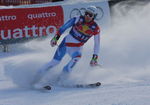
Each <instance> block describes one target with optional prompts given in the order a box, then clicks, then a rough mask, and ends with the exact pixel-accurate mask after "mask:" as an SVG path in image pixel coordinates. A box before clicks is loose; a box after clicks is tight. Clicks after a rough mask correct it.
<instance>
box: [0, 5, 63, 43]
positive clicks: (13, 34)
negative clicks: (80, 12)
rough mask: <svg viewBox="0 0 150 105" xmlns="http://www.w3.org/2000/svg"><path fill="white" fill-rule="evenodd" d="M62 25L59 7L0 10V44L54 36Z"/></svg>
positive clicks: (60, 8) (61, 14)
mask: <svg viewBox="0 0 150 105" xmlns="http://www.w3.org/2000/svg"><path fill="white" fill-rule="evenodd" d="M63 24H64V14H63V9H62V7H61V6H52V7H39V8H15V9H0V25H1V27H0V42H3V43H4V41H6V42H7V43H8V42H9V41H10V40H12V39H13V40H15V39H22V38H27V39H28V38H34V37H42V36H48V35H55V34H56V31H57V29H58V28H59V27H61V26H62V25H63ZM1 40H2V41H1ZM16 41H18V40H16ZM10 42H11V41H10ZM14 42H15V41H14Z"/></svg>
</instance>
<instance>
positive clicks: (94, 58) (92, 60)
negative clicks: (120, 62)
mask: <svg viewBox="0 0 150 105" xmlns="http://www.w3.org/2000/svg"><path fill="white" fill-rule="evenodd" d="M97 60H98V55H96V54H93V57H92V59H91V61H90V65H91V66H97V65H98V62H97Z"/></svg>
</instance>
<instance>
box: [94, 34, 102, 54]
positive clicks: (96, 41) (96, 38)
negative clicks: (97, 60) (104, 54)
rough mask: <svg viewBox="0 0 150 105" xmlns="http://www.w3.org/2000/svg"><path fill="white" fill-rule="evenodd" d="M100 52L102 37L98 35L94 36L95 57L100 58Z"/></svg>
mask: <svg viewBox="0 0 150 105" xmlns="http://www.w3.org/2000/svg"><path fill="white" fill-rule="evenodd" d="M99 50H100V35H99V34H97V35H95V36H94V53H93V54H95V55H97V56H98V54H99Z"/></svg>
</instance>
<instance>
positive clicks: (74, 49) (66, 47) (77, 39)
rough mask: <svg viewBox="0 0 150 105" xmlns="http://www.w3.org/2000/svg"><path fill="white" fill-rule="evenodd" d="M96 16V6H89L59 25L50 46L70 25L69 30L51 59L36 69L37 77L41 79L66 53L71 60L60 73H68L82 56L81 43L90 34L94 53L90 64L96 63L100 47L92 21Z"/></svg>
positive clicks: (95, 27) (55, 43)
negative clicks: (82, 14)
mask: <svg viewBox="0 0 150 105" xmlns="http://www.w3.org/2000/svg"><path fill="white" fill-rule="evenodd" d="M96 16H97V8H96V7H95V6H90V7H88V8H87V9H86V11H85V14H84V16H80V17H74V18H72V19H70V20H69V21H68V22H66V23H65V24H64V25H63V26H62V27H60V29H59V30H58V32H57V34H56V35H55V36H54V37H53V38H52V40H51V41H50V45H51V46H52V47H55V46H57V42H58V40H59V38H60V37H61V35H62V34H63V32H64V31H65V30H66V29H68V28H70V27H71V30H70V32H69V34H68V35H67V36H65V38H64V39H63V41H62V42H61V44H60V45H59V46H58V48H57V50H56V52H55V55H54V57H53V59H52V60H51V61H50V62H48V63H47V64H46V65H44V66H43V67H42V68H41V69H40V70H39V71H38V78H39V79H41V78H42V77H43V75H44V74H46V72H47V71H48V70H49V69H51V68H53V67H55V66H56V65H58V64H59V63H60V61H61V60H62V58H63V57H64V55H65V54H66V53H68V54H69V55H70V57H71V60H70V61H69V63H68V64H67V65H65V66H64V68H63V70H62V75H65V74H69V73H70V72H71V71H72V69H73V67H74V66H75V64H76V63H77V62H78V61H79V60H80V58H81V56H82V47H83V45H84V44H85V43H86V42H87V41H88V40H89V39H90V38H91V37H92V36H94V53H93V56H92V59H91V61H90V65H91V66H97V65H98V61H97V60H98V54H99V48H100V28H99V26H98V25H97V23H96V22H95V21H94V19H95V18H96Z"/></svg>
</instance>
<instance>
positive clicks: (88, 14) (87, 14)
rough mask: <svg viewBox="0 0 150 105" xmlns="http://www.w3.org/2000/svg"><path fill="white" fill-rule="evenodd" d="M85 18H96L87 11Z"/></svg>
mask: <svg viewBox="0 0 150 105" xmlns="http://www.w3.org/2000/svg"><path fill="white" fill-rule="evenodd" d="M85 16H88V17H90V18H92V17H94V14H92V13H90V12H88V11H86V12H85Z"/></svg>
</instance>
